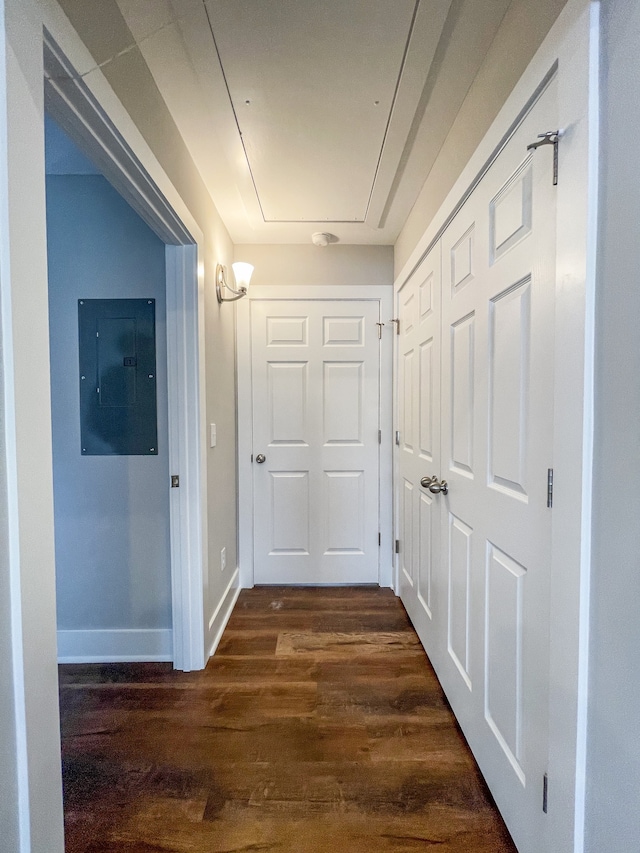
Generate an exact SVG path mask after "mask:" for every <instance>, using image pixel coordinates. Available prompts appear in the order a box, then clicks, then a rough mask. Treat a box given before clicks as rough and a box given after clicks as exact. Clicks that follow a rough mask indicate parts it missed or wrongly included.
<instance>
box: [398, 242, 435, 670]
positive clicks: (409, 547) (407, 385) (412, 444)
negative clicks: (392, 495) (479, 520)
mask: <svg viewBox="0 0 640 853" xmlns="http://www.w3.org/2000/svg"><path fill="white" fill-rule="evenodd" d="M440 287H441V286H440V247H439V246H437V247H436V249H435V250H434V251H432V252H431V253H430V254H429V255H428V257H427V258H426V259H425V260H424V261H423V263H422V264H421V265H420V267H419V268H418V269H417V270H416V272H415V273H414V274H413V276H412V277H411V278H410V279H409V281H408V282H407V283H406V284H405V286H404V287H403V288H402V290H401V291H400V293H399V294H398V301H399V305H398V312H399V313H398V316H399V318H400V335H399V337H398V383H399V385H398V394H399V396H398V404H399V405H398V408H399V424H398V426H399V430H400V446H399V450H398V457H399V458H398V466H399V471H400V476H401V478H402V480H401V482H402V484H403V485H402V496H401V498H400V500H399V503H398V521H399V529H400V531H401V546H400V560H399V567H400V572H399V587H400V595H401V596H402V600H403V603H404V605H405V607H406V608H407V611H408V613H409V615H410V616H411V619H412V621H413V623H414V625H416V627H417V628H419V634H420V637H421V639H422V641H423V643H424V644H425V648H426V649H427V652H428V653H429V654H433V653H434V652H435V643H436V640H437V633H436V631H435V628H434V625H433V622H434V612H435V611H434V601H435V600H436V598H437V596H438V589H440V596H441V598H442V600H444V594H443V591H442V590H443V587H444V586H445V585H446V581H445V580H444V578H443V577H442V569H441V564H440V561H439V541H440V513H439V507H438V505H437V504H436V500H435V496H434V495H432V494H431V493H430V492H429V491H428V490H426V489H424V488H422V486H421V485H420V480H421V478H422V477H426V476H432V475H435V474H437V473H438V472H439V471H440V349H441V342H440Z"/></svg>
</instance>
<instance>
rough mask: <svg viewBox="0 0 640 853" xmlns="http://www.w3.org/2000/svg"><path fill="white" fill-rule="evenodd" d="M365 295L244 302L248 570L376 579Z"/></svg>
mask: <svg viewBox="0 0 640 853" xmlns="http://www.w3.org/2000/svg"><path fill="white" fill-rule="evenodd" d="M378 320H379V307H378V302H377V301H375V300H371V301H368V300H348V301H347V300H345V301H321V300H317V301H311V300H287V301H279V300H265V301H261V300H254V301H253V302H252V304H251V327H252V382H253V447H254V458H256V459H257V456H258V454H263V455H264V456H265V457H266V461H265V462H264V463H262V464H260V463H258V462H257V461H255V462H254V466H253V476H254V501H255V504H254V542H255V546H254V576H255V582H256V583H264V584H323V583H326V584H336V583H376V582H377V581H378V561H379V554H378V505H379V498H378V448H379V445H378V427H379V359H380V354H379V339H378V334H377V325H376V323H377V321H378Z"/></svg>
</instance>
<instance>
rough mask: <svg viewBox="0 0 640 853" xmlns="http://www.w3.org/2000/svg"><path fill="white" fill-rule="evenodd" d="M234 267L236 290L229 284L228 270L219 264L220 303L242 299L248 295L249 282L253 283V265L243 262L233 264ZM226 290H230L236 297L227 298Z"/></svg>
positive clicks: (217, 292)
mask: <svg viewBox="0 0 640 853" xmlns="http://www.w3.org/2000/svg"><path fill="white" fill-rule="evenodd" d="M232 267H233V275H234V278H235V282H236V287H235V288H233V287H231V285H229V284H227V268H226V267H225V266H224V264H218V266H217V267H216V296H217V297H218V302H220V303H222V302H235V301H236V299H242V297H243V296H246V295H247V290H248V288H249V282H250V281H251V274H252V273H253V267H252V266H251V264H245V263H243V262H242V261H239V262H236V263H235V264H232ZM225 290H229V291H230V292H231V293H233V294H234V295H233V296H225V295H224V291H225Z"/></svg>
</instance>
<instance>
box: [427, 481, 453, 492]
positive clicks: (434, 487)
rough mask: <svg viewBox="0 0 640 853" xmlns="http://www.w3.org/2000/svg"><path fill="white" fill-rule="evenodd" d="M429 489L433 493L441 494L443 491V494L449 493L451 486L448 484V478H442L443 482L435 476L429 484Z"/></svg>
mask: <svg viewBox="0 0 640 853" xmlns="http://www.w3.org/2000/svg"><path fill="white" fill-rule="evenodd" d="M429 491H430V492H431V494H433V495H439V494H440V492H442V494H443V495H446V494H448V493H449V486H448V485H447V481H446V480H442V482H441V483H439V482H438V478H437V477H434V478H433V480H432V481H431V483H430V484H429Z"/></svg>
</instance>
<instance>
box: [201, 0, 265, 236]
mask: <svg viewBox="0 0 640 853" xmlns="http://www.w3.org/2000/svg"><path fill="white" fill-rule="evenodd" d="M202 5H203V7H204V13H205V15H206V16H207V23H208V24H209V31H210V33H211V40H212V41H213V46H214V48H215V51H216V56H217V57H218V64H219V65H220V72H221V74H222V79H223V80H224V87H225V89H226V90H227V97H228V98H229V105H230V107H231V112H232V113H233V120H234V121H235V123H236V127H237V128H238V135H239V136H240V143H241V145H242V150H243V151H244V159H245V160H246V163H247V168H248V169H249V175H250V176H251V183H252V184H253V189H254V192H255V194H256V199H257V202H258V207H259V208H260V214H261V216H262V221H263V222H265V223H266V222H267V220H266V218H265V215H264V210H263V209H262V202H261V200H260V194H259V193H258V187H257V186H256V179H255V177H254V174H253V169H252V168H251V163H250V161H249V156H248V154H247V148H246V145H245V144H244V137H243V135H242V129H241V127H240V122H239V121H238V114H237V113H236V108H235V106H234V105H233V98H232V97H231V89H230V88H229V81H228V80H227V75H226V74H225V71H224V65H223V64H222V57H221V56H220V50H219V49H218V42H217V41H216V37H215V33H214V32H213V24H212V23H211V17H210V15H209V8H208V6H207V0H202Z"/></svg>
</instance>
